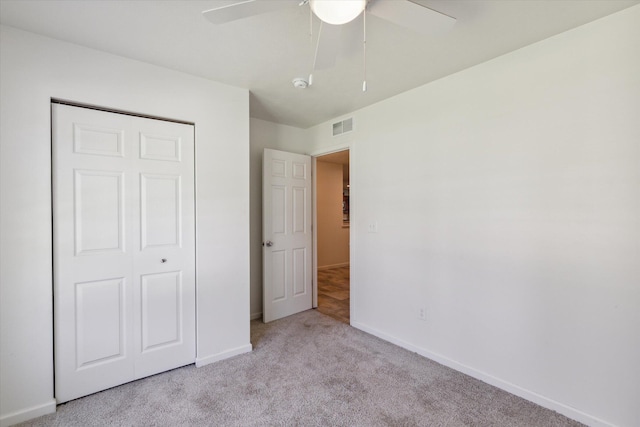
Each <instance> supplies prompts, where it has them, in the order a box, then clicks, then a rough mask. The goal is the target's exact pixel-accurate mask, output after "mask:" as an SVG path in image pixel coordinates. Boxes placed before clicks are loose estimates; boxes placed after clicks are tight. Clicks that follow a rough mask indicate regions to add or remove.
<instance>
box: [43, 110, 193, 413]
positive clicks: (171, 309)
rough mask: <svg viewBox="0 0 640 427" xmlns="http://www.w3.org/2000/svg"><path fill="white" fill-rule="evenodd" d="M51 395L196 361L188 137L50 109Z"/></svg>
mask: <svg viewBox="0 0 640 427" xmlns="http://www.w3.org/2000/svg"><path fill="white" fill-rule="evenodd" d="M52 108H53V119H52V126H53V208H54V316H55V319H54V329H55V331H54V336H55V374H56V378H55V389H56V390H55V394H56V399H57V400H58V402H59V403H60V402H66V401H68V400H71V399H75V398H77V397H81V396H85V395H87V394H90V393H94V392H96V391H100V390H103V389H106V388H109V387H113V386H115V385H119V384H123V383H125V382H128V381H132V380H134V379H138V378H142V377H144V376H147V375H151V374H154V373H157V372H161V371H164V370H167V369H171V368H175V367H178V366H183V365H186V364H189V363H193V361H194V360H195V280H194V273H195V244H194V233H195V220H194V199H193V197H194V188H193V176H194V174H193V148H194V138H193V126H190V125H184V124H177V123H170V122H164V121H159V120H152V119H144V118H140V117H133V116H127V115H121V114H115V113H108V112H104V111H98V110H91V109H86V108H80V107H72V106H67V105H60V104H54V105H53V106H52Z"/></svg>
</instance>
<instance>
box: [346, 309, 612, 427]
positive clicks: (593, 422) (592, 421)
mask: <svg viewBox="0 0 640 427" xmlns="http://www.w3.org/2000/svg"><path fill="white" fill-rule="evenodd" d="M351 326H353V327H354V328H357V329H360V330H361V331H364V332H366V333H369V334H371V335H374V336H376V337H378V338H380V339H383V340H385V341H388V342H390V343H392V344H395V345H397V346H399V347H402V348H405V349H407V350H409V351H413V352H414V353H418V354H419V355H420V356H423V357H426V358H427V359H431V360H433V361H435V362H438V363H440V364H442V365H444V366H447V367H449V368H451V369H455V370H456V371H459V372H462V373H464V374H467V375H469V376H470V377H473V378H476V379H478V380H480V381H483V382H485V383H487V384H491V385H492V386H495V387H498V388H500V389H502V390H504V391H507V392H509V393H511V394H515V395H516V396H519V397H522V398H523V399H526V400H528V401H530V402H533V403H536V404H538V405H540V406H542V407H545V408H547V409H551V410H552V411H556V412H558V413H560V414H562V415H564V416H566V417H569V418H571V419H573V420H576V421H579V422H581V423H583V424H586V425H589V426H592V427H596V426H597V427H614V424H612V423H609V422H607V421H605V420H602V419H600V418H597V417H594V416H593V415H589V414H587V413H585V412H582V411H580V410H579V409H576V408H573V407H571V406H568V405H565V404H564V403H561V402H558V401H556V400H553V399H550V398H548V397H545V396H542V395H540V394H538V393H535V392H533V391H530V390H527V389H525V388H522V387H520V386H518V385H515V384H513V383H510V382H508V381H504V380H502V379H500V378H497V377H494V376H493V375H490V374H487V373H486V372H482V371H479V370H477V369H475V368H472V367H470V366H467V365H465V364H462V363H459V362H457V361H455V360H452V359H450V358H448V357H446V356H443V355H441V354H438V353H434V352H432V351H429V350H427V349H424V348H421V347H418V346H415V345H413V344H410V343H408V342H406V341H404V340H402V339H400V338H397V337H394V336H392V335H388V334H386V333H384V332H381V331H379V330H377V329H375V328H371V327H369V326H367V325H365V324H363V323H360V322H354V321H351Z"/></svg>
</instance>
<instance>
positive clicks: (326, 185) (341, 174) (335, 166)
mask: <svg viewBox="0 0 640 427" xmlns="http://www.w3.org/2000/svg"><path fill="white" fill-rule="evenodd" d="M349 192H350V184H349V150H344V151H338V152H335V153H331V154H327V155H322V156H318V157H316V226H317V238H316V239H317V240H316V249H317V263H316V265H317V285H318V287H317V289H318V300H317V301H318V311H320V312H321V313H323V314H326V315H328V316H331V317H333V318H334V319H336V320H339V321H341V322H344V323H347V324H349V323H350V295H351V292H350V259H349V256H350V241H349V239H350V203H349V195H350V194H349Z"/></svg>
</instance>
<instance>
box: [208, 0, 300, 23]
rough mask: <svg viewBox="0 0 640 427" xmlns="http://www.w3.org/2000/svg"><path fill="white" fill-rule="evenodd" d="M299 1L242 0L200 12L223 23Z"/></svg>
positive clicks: (209, 18)
mask: <svg viewBox="0 0 640 427" xmlns="http://www.w3.org/2000/svg"><path fill="white" fill-rule="evenodd" d="M299 3H300V0H244V1H242V2H240V3H233V4H230V5H227V6H222V7H216V8H213V9H209V10H205V11H204V12H202V14H203V15H204V17H205V18H207V19H208V20H209V21H210V22H212V23H214V24H224V23H226V22H231V21H236V20H238V19H243V18H248V17H250V16H254V15H260V14H262V13H267V12H272V11H274V10H278V9H283V8H285V7H289V6H297V5H298V4H299Z"/></svg>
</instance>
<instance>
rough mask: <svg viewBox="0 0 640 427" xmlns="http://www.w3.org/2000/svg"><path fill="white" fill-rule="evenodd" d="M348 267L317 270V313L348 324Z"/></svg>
mask: <svg viewBox="0 0 640 427" xmlns="http://www.w3.org/2000/svg"><path fill="white" fill-rule="evenodd" d="M349 292H350V291H349V267H348V266H347V267H338V268H332V269H330V270H318V311H319V312H320V313H323V314H326V315H327V316H331V317H333V318H334V319H336V320H339V321H341V322H344V323H346V324H349V301H350V299H349Z"/></svg>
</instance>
